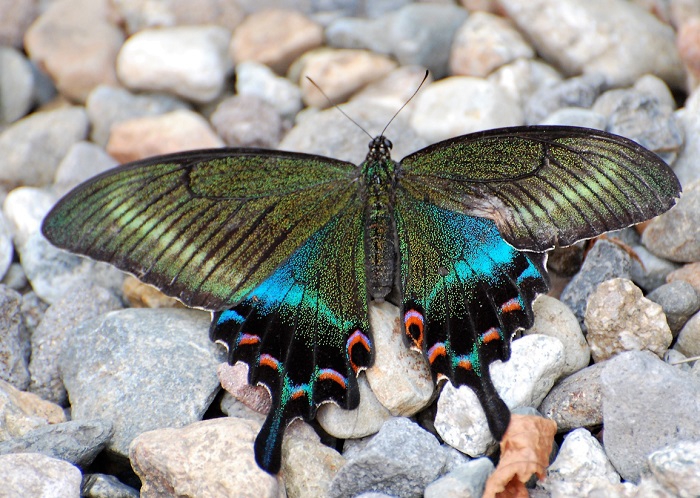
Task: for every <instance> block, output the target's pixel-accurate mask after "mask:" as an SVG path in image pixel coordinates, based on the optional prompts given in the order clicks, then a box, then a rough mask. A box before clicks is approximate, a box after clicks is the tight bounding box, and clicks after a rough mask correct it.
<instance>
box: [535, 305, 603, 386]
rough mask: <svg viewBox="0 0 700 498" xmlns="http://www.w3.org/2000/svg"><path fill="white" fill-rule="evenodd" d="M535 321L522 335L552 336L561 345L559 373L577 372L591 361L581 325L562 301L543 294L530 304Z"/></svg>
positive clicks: (563, 374) (564, 374)
mask: <svg viewBox="0 0 700 498" xmlns="http://www.w3.org/2000/svg"><path fill="white" fill-rule="evenodd" d="M532 311H533V313H534V314H535V322H534V323H533V324H532V327H530V328H529V329H527V330H525V331H524V332H523V335H530V334H542V335H547V336H550V337H556V338H557V339H559V340H560V341H561V343H562V344H563V345H564V354H565V358H564V364H565V366H564V370H563V372H562V376H566V375H570V374H572V373H574V372H578V371H579V370H581V369H582V368H585V367H586V366H588V363H590V361H591V350H590V348H589V347H588V343H586V338H585V337H583V333H582V332H581V326H580V325H579V323H578V320H577V319H576V316H575V315H574V314H573V312H572V311H571V310H570V309H569V308H568V306H566V305H565V304H564V303H562V302H561V301H559V300H558V299H555V298H553V297H550V296H547V295H546V294H543V295H540V296H538V297H537V299H536V300H535V302H534V303H533V304H532Z"/></svg>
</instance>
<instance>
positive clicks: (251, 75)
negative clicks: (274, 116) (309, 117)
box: [236, 61, 302, 119]
mask: <svg viewBox="0 0 700 498" xmlns="http://www.w3.org/2000/svg"><path fill="white" fill-rule="evenodd" d="M236 94H237V95H240V96H246V97H247V96H254V97H257V98H259V99H261V100H263V101H265V102H267V103H268V104H270V105H271V106H272V107H273V108H274V109H275V110H276V111H277V113H278V114H280V115H281V116H282V118H284V119H293V118H294V116H295V115H296V113H298V112H299V111H300V110H301V108H302V103H301V90H300V89H299V87H297V86H296V85H295V84H294V83H292V82H291V81H289V80H288V79H287V78H282V77H281V76H277V75H276V74H275V73H274V72H273V71H272V70H271V69H270V68H269V67H267V66H266V65H264V64H260V63H259V62H254V61H246V62H241V63H239V64H236Z"/></svg>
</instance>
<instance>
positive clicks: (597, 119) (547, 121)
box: [539, 107, 606, 130]
mask: <svg viewBox="0 0 700 498" xmlns="http://www.w3.org/2000/svg"><path fill="white" fill-rule="evenodd" d="M539 124H542V125H556V126H582V127H584V128H592V129H594V130H605V126H606V119H605V116H603V115H602V114H599V113H597V112H595V111H593V110H591V109H584V108H582V107H562V108H560V109H557V110H556V111H554V112H552V113H551V114H550V115H549V116H547V117H546V118H544V119H542V120H541V121H540V122H539Z"/></svg>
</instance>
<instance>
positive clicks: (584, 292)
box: [559, 240, 632, 333]
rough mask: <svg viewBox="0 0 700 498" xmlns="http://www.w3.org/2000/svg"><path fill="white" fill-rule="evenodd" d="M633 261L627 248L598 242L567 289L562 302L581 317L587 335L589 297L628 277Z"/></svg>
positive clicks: (601, 241) (561, 298)
mask: <svg viewBox="0 0 700 498" xmlns="http://www.w3.org/2000/svg"><path fill="white" fill-rule="evenodd" d="M631 266H632V262H631V258H630V256H629V254H627V252H625V250H624V249H622V248H620V246H618V245H617V244H613V243H612V242H609V241H607V240H598V241H597V242H596V243H595V245H594V246H593V248H592V249H591V250H590V251H589V252H588V254H587V255H586V259H585V260H584V261H583V265H582V266H581V270H580V271H579V272H578V273H577V274H576V276H574V278H572V279H571V281H570V282H569V283H568V285H567V286H566V287H565V288H564V290H563V291H562V293H561V296H560V297H559V299H560V300H561V302H562V303H564V304H566V305H567V306H568V307H569V309H570V310H571V311H573V312H574V315H576V318H578V321H579V324H580V325H581V329H582V330H583V331H584V333H585V332H586V325H585V323H584V320H583V318H584V315H585V313H586V305H587V303H588V298H589V297H590V295H591V294H593V292H595V290H596V288H597V287H598V285H600V284H601V283H603V282H604V281H606V280H610V279H612V278H629V277H630V268H631Z"/></svg>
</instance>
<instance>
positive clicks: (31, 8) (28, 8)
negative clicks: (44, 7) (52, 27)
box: [0, 0, 40, 49]
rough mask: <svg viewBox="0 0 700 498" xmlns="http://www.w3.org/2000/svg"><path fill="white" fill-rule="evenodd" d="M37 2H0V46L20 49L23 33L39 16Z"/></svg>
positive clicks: (11, 0) (0, 0) (2, 0)
mask: <svg viewBox="0 0 700 498" xmlns="http://www.w3.org/2000/svg"><path fill="white" fill-rule="evenodd" d="M39 7H40V5H39V2H37V1H27V2H17V1H15V0H0V13H2V15H0V45H4V46H8V47H15V48H18V49H19V48H22V43H23V41H24V33H25V32H26V31H27V28H28V27H29V26H30V25H31V24H32V22H33V21H34V19H36V17H37V16H38V15H39Z"/></svg>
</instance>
